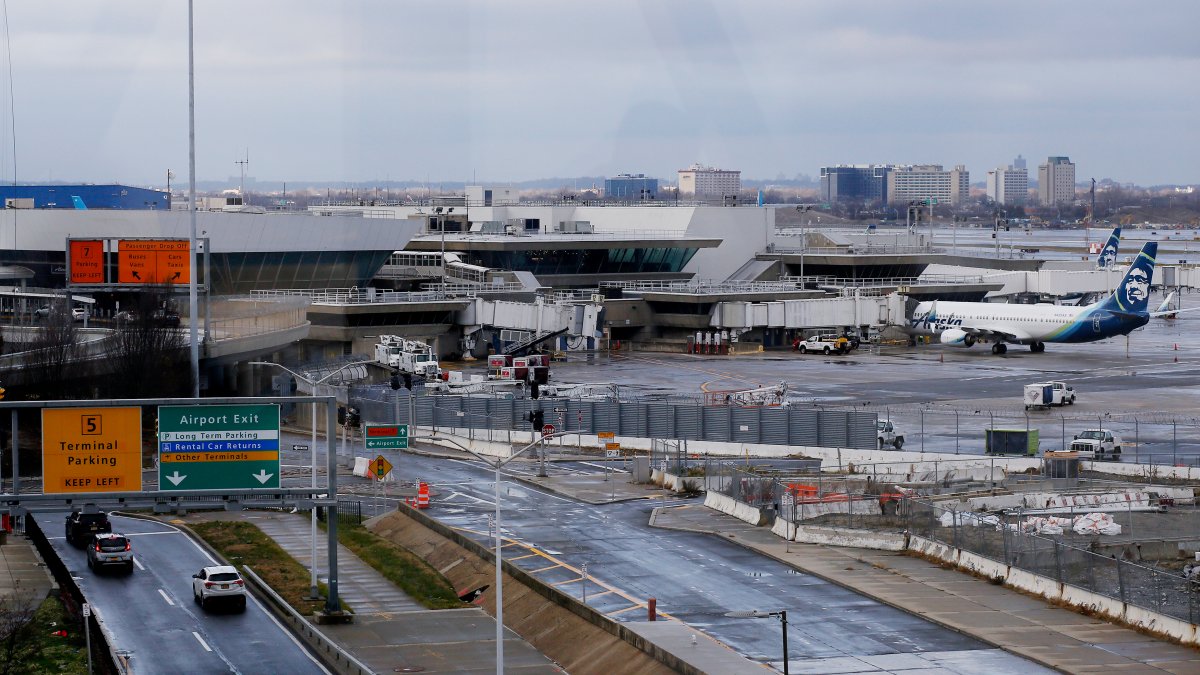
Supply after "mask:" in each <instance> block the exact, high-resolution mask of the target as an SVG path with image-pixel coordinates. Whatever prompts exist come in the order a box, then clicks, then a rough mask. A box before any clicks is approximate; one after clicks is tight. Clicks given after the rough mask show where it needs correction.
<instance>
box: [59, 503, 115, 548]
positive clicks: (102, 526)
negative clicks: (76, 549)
mask: <svg viewBox="0 0 1200 675" xmlns="http://www.w3.org/2000/svg"><path fill="white" fill-rule="evenodd" d="M104 532H112V523H110V522H108V514H107V513H105V512H103V511H97V512H95V513H83V512H82V511H72V512H71V513H70V514H69V515H68V516H67V524H66V536H67V543H68V544H74V543H76V542H81V541H91V537H92V536H93V535H96V534H101V533H104Z"/></svg>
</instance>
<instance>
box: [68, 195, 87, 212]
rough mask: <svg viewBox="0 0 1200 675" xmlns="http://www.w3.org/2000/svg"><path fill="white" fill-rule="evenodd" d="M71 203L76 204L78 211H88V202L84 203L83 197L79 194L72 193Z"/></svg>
mask: <svg viewBox="0 0 1200 675" xmlns="http://www.w3.org/2000/svg"><path fill="white" fill-rule="evenodd" d="M71 204H73V205H74V206H75V210H77V211H87V204H84V203H83V198H82V197H79V196H77V195H71Z"/></svg>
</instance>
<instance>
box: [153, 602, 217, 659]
mask: <svg viewBox="0 0 1200 675" xmlns="http://www.w3.org/2000/svg"><path fill="white" fill-rule="evenodd" d="M158 594H159V595H161V596H162V598H163V600H166V601H167V604H168V605H170V606H172V607H174V606H175V601H174V600H172V599H171V598H170V597H168V596H167V592H166V591H164V590H163V589H161V588H160V589H158ZM197 637H199V636H197ZM208 651H210V652H211V651H212V650H211V649H210V650H208Z"/></svg>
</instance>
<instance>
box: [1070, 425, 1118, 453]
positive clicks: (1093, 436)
mask: <svg viewBox="0 0 1200 675" xmlns="http://www.w3.org/2000/svg"><path fill="white" fill-rule="evenodd" d="M1071 452H1077V453H1079V455H1080V456H1081V457H1084V458H1089V457H1090V458H1095V457H1104V456H1105V455H1109V456H1112V457H1117V456H1120V454H1121V437H1120V436H1118V435H1116V434H1114V433H1113V432H1111V431H1109V430H1108V429H1087V430H1086V431H1084V432H1083V433H1080V434H1076V435H1075V438H1074V439H1073V440H1072V441H1071Z"/></svg>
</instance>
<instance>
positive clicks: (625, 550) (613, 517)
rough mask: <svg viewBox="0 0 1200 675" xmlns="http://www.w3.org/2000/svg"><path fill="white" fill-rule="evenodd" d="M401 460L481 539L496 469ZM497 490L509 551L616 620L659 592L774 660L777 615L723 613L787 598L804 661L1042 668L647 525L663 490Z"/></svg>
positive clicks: (691, 617)
mask: <svg viewBox="0 0 1200 675" xmlns="http://www.w3.org/2000/svg"><path fill="white" fill-rule="evenodd" d="M402 462H403V467H402V470H403V472H404V474H406V475H409V476H412V475H420V476H421V477H422V478H424V479H425V480H427V481H430V482H432V483H433V485H434V488H435V490H436V491H437V492H438V493H439V496H438V498H437V499H436V500H435V503H434V505H433V507H432V508H431V509H430V510H429V511H428V513H429V515H430V516H432V517H434V518H437V519H438V520H441V521H442V522H444V523H446V524H448V525H451V526H453V527H456V528H459V529H461V530H462V531H464V532H465V533H467V534H468V535H469V536H471V537H473V538H475V539H477V540H479V541H480V542H485V541H486V540H487V534H488V523H487V518H488V515H489V514H490V513H491V512H492V509H493V507H494V504H493V502H492V490H493V482H492V476H493V474H492V472H491V471H489V470H487V469H484V468H483V467H482V466H481V465H478V464H475V463H472V462H465V461H458V460H446V459H436V458H429V457H419V456H410V455H405V456H404V458H403V460H402ZM587 466H588V465H587V464H576V465H574V466H573V467H572V469H573V470H583V469H584V468H586V467H587ZM527 468H528V467H527ZM592 469H593V470H594V471H597V472H600V471H602V469H600V468H596V467H592ZM502 494H503V502H502V508H503V509H504V514H503V528H502V530H503V534H504V536H505V537H506V538H507V539H510V540H511V541H512V544H510V545H508V546H506V548H505V551H506V559H507V560H509V561H513V562H514V563H515V564H517V565H520V566H521V567H522V568H523V569H525V570H526V571H529V572H531V573H533V574H534V575H535V576H536V577H538V578H539V579H541V580H542V581H545V582H546V583H549V584H552V585H554V586H555V587H557V588H558V589H560V590H562V591H564V592H566V593H570V594H571V595H574V596H575V597H577V598H581V599H582V598H583V595H584V591H585V586H586V591H587V602H588V604H589V605H591V606H592V607H593V608H595V609H597V610H599V611H601V612H603V613H605V614H607V615H608V616H610V617H611V618H613V619H615V620H617V621H640V620H644V618H645V613H646V610H645V609H644V603H645V600H646V599H647V598H649V597H655V598H657V600H658V608H659V611H660V612H662V613H663V614H665V615H666V616H667V618H668V620H679V621H683V622H685V623H687V624H689V625H691V626H693V627H695V628H698V629H700V630H702V631H704V632H706V633H708V634H709V635H712V636H713V637H715V638H716V639H718V640H720V641H722V642H724V643H725V644H727V645H729V646H730V647H732V648H733V649H734V650H736V651H737V652H739V653H741V654H744V655H746V656H747V657H749V658H752V659H756V660H759V661H762V662H764V663H774V664H775V665H778V659H779V640H780V634H779V625H778V624H777V623H775V622H765V621H759V620H747V619H737V618H730V617H726V616H725V614H726V613H727V612H730V611H737V610H754V609H758V610H771V611H774V610H778V609H786V610H788V615H789V619H790V621H789V629H788V644H789V651H790V656H791V659H792V660H793V661H794V662H800V661H803V662H805V666H806V667H807V668H808V669H809V670H807V671H806V672H835V671H832V670H829V669H833V668H836V667H840V666H839V664H844V663H845V661H846V660H847V659H849V660H853V662H854V663H855V664H857V666H856V667H860V668H865V669H866V670H862V671H856V672H889V671H888V670H887V669H886V667H883V666H882V665H881V666H880V667H879V668H878V670H875V671H872V670H870V668H871V667H872V666H870V665H867V662H866V661H862V660H861V659H860V658H859V657H889V656H891V655H898V654H904V655H910V656H908V657H905V658H906V659H907V662H908V663H913V662H914V659H915V662H917V663H920V664H921V666H922V667H925V668H928V669H930V670H936V669H939V668H940V669H942V670H938V671H937V672H952V673H989V674H1001V673H1040V672H1049V671H1045V670H1043V669H1040V668H1039V667H1038V666H1036V665H1035V664H1032V663H1030V662H1028V661H1025V660H1024V659H1021V658H1018V657H1016V656H1012V655H1010V654H1007V653H1005V652H1003V651H1000V650H997V649H992V648H990V647H988V646H987V645H985V644H983V643H980V642H978V641H976V640H974V639H971V638H968V637H965V636H963V635H960V634H958V633H955V632H954V631H950V630H947V629H944V628H942V627H940V626H937V625H935V624H933V623H930V622H928V621H926V620H924V619H922V618H920V617H916V616H912V615H909V614H906V613H904V612H901V611H899V610H896V609H893V608H891V607H887V606H885V605H882V604H880V603H877V602H875V601H873V600H870V599H867V598H865V597H863V596H860V595H858V594H856V593H854V592H852V591H848V590H846V589H843V588H841V587H839V586H836V585H834V584H830V583H828V582H825V581H823V580H821V579H818V578H816V577H812V576H809V575H806V574H800V573H797V572H796V571H795V570H793V569H792V568H790V567H788V566H786V565H783V564H781V563H778V562H776V561H773V560H770V559H768V558H765V557H762V556H759V555H757V554H755V553H752V552H750V551H747V550H746V549H743V548H741V547H739V546H736V545H734V544H732V543H729V542H726V541H724V540H720V539H717V538H715V537H712V536H708V535H703V534H691V533H686V532H675V531H668V530H656V529H652V528H650V527H649V526H648V524H647V521H648V518H649V514H650V510H651V509H652V508H653V507H654V506H657V505H661V504H662V503H663V502H662V501H661V500H654V501H649V500H639V501H634V502H627V503H620V504H611V505H607V506H590V505H585V504H581V503H578V502H574V501H572V500H569V499H566V498H564V497H561V496H558V495H554V494H550V493H547V492H544V491H542V490H539V489H535V488H532V487H530V486H528V485H525V484H519V483H516V482H514V481H512V480H506V481H504V482H503V487H502ZM365 501H367V503H368V504H369V503H370V501H369V500H365ZM691 503H696V502H695V501H693V502H691ZM584 564H586V565H587V569H588V578H589V580H588V582H587V583H586V585H585V583H584V582H583V581H582V569H583V565H584ZM893 658H899V657H893ZM877 662H878V663H880V664H885V663H887V662H888V661H887V658H880V659H878V660H877ZM822 664H824V665H822ZM836 672H844V671H836Z"/></svg>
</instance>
